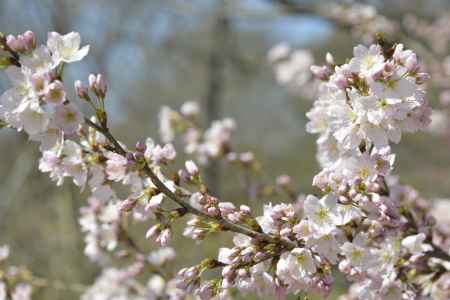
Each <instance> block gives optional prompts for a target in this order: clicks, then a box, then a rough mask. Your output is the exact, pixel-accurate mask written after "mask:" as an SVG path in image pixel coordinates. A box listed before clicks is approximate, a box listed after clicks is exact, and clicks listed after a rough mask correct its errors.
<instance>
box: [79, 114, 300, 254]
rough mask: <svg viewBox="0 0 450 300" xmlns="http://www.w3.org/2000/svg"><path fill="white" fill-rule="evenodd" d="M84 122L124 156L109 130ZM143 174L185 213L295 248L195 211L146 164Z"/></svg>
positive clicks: (269, 236) (232, 229) (256, 237)
mask: <svg viewBox="0 0 450 300" xmlns="http://www.w3.org/2000/svg"><path fill="white" fill-rule="evenodd" d="M85 122H86V124H87V125H88V126H91V127H93V128H94V129H96V130H98V131H99V132H100V133H102V134H103V135H104V136H105V137H106V138H107V139H108V141H109V142H111V144H112V145H113V146H114V151H115V152H116V153H118V154H120V155H123V156H126V154H127V151H126V150H125V149H124V148H123V147H122V146H121V145H120V143H119V142H118V141H117V140H116V139H115V138H114V136H113V135H112V134H111V132H110V130H109V129H108V128H105V127H103V126H101V125H98V124H96V123H94V122H92V121H91V120H89V119H88V118H85ZM143 171H144V173H145V174H146V175H147V176H148V177H149V178H150V179H151V181H152V182H153V184H154V185H155V186H156V187H157V188H158V189H159V191H160V192H161V193H163V194H164V195H166V196H167V197H168V198H170V199H171V200H173V201H174V202H176V203H177V204H178V205H180V206H181V207H182V208H184V209H185V210H186V212H187V213H190V214H193V215H197V216H200V217H202V218H205V219H209V220H213V221H215V222H217V223H218V224H219V225H221V227H222V229H224V230H227V231H232V232H236V233H242V234H244V235H247V236H249V237H252V238H255V239H258V240H260V241H264V242H267V243H274V244H281V245H283V246H284V247H286V248H288V249H292V248H295V247H297V244H296V243H294V242H291V241H288V240H283V239H279V238H277V237H273V236H271V235H268V234H265V233H261V232H257V231H254V230H251V229H249V228H246V227H244V226H241V225H238V224H234V223H231V222H229V221H227V220H225V219H224V218H222V217H212V216H210V215H208V214H206V213H204V212H202V211H201V210H198V209H196V208H195V207H193V206H191V205H190V204H189V203H188V202H186V201H184V200H182V199H180V198H179V197H178V196H177V195H176V194H175V193H174V192H172V191H171V190H170V189H169V188H168V187H167V186H166V185H165V184H164V183H163V182H162V181H161V180H160V179H159V178H158V176H157V175H156V174H155V172H153V170H152V169H151V168H150V167H149V166H148V164H145V165H144V167H143Z"/></svg>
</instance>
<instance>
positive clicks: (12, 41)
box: [6, 35, 25, 52]
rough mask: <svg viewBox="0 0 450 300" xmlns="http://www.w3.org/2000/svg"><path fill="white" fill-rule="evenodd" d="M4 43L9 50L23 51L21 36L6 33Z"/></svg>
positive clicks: (23, 43)
mask: <svg viewBox="0 0 450 300" xmlns="http://www.w3.org/2000/svg"><path fill="white" fill-rule="evenodd" d="M6 44H7V45H8V47H9V48H11V50H13V51H16V52H24V51H25V41H24V40H23V37H22V38H19V37H17V38H16V37H15V36H13V35H8V36H7V37H6Z"/></svg>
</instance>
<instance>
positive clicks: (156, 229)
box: [145, 224, 161, 239]
mask: <svg viewBox="0 0 450 300" xmlns="http://www.w3.org/2000/svg"><path fill="white" fill-rule="evenodd" d="M160 233H161V224H156V225H153V226H152V227H150V229H149V230H147V233H146V234H145V238H146V239H150V238H155V237H156V236H158V235H159V234H160Z"/></svg>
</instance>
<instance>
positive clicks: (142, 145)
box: [136, 141, 147, 152]
mask: <svg viewBox="0 0 450 300" xmlns="http://www.w3.org/2000/svg"><path fill="white" fill-rule="evenodd" d="M146 149H147V146H146V145H145V143H144V142H142V141H139V142H137V143H136V151H138V152H145V150H146Z"/></svg>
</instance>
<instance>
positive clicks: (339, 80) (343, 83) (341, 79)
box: [333, 74, 348, 90]
mask: <svg viewBox="0 0 450 300" xmlns="http://www.w3.org/2000/svg"><path fill="white" fill-rule="evenodd" d="M333 83H334V84H335V85H336V86H337V87H338V88H339V89H341V90H344V89H345V88H347V86H348V80H347V77H345V76H344V75H342V74H338V75H336V77H335V78H334V79H333Z"/></svg>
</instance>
